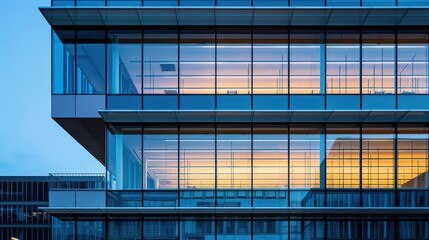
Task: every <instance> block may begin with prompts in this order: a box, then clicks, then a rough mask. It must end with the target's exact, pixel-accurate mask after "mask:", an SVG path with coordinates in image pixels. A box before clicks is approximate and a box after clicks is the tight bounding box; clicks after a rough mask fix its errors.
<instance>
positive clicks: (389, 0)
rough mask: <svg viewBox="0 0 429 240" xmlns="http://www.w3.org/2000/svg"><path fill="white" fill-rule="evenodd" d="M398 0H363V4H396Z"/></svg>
mask: <svg viewBox="0 0 429 240" xmlns="http://www.w3.org/2000/svg"><path fill="white" fill-rule="evenodd" d="M395 5H396V0H362V6H395Z"/></svg>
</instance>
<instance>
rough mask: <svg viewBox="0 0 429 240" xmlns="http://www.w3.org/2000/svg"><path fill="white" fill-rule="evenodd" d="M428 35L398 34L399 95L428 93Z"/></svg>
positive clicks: (415, 33)
mask: <svg viewBox="0 0 429 240" xmlns="http://www.w3.org/2000/svg"><path fill="white" fill-rule="evenodd" d="M428 51H429V48H428V34H427V33H419V32H403V33H398V70H397V71H398V94H427V93H428Z"/></svg>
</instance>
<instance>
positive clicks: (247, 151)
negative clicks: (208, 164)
mask: <svg viewBox="0 0 429 240" xmlns="http://www.w3.org/2000/svg"><path fill="white" fill-rule="evenodd" d="M250 132H251V130H250V126H249V127H245V126H244V127H243V126H235V125H230V124H229V125H225V126H222V125H221V126H219V127H218V129H217V134H218V136H217V187H218V188H223V189H225V188H230V189H234V188H240V189H243V188H247V189H249V188H250V187H251V161H252V159H251V149H252V148H251V145H252V144H251V135H250Z"/></svg>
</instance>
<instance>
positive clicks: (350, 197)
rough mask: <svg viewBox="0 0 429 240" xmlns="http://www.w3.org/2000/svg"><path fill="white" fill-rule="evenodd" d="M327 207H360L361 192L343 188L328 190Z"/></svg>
mask: <svg viewBox="0 0 429 240" xmlns="http://www.w3.org/2000/svg"><path fill="white" fill-rule="evenodd" d="M326 207H360V192H359V191H348V190H343V189H342V190H337V191H332V190H330V191H326Z"/></svg>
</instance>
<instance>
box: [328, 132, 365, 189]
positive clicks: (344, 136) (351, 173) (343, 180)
mask: <svg viewBox="0 0 429 240" xmlns="http://www.w3.org/2000/svg"><path fill="white" fill-rule="evenodd" d="M359 169H360V134H359V128H358V127H328V128H327V129H326V187H327V188H359V187H360V182H359V179H360V177H359V175H360V170H359Z"/></svg>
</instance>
